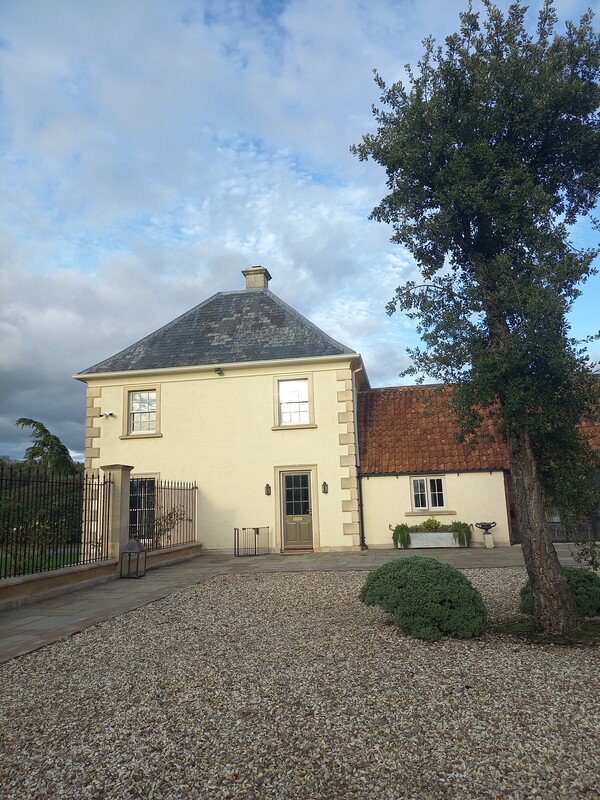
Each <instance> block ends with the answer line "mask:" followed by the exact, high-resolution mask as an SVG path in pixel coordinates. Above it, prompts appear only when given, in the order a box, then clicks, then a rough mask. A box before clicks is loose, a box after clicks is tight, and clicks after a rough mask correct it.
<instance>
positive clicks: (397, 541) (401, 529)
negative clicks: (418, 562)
mask: <svg viewBox="0 0 600 800" xmlns="http://www.w3.org/2000/svg"><path fill="white" fill-rule="evenodd" d="M390 530H391V531H392V541H393V542H394V547H398V545H400V547H401V548H402V549H403V550H408V549H409V548H410V545H411V539H410V532H409V530H408V525H405V524H404V523H400V525H396V527H395V528H392V526H391V525H390Z"/></svg>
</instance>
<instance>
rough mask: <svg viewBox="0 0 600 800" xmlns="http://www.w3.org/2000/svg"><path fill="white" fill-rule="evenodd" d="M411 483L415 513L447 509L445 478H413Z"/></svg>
mask: <svg viewBox="0 0 600 800" xmlns="http://www.w3.org/2000/svg"><path fill="white" fill-rule="evenodd" d="M410 483H411V491H412V506H413V510H414V511H420V510H424V511H428V510H430V509H440V508H445V506H446V498H445V489H444V479H443V478H411V481H410Z"/></svg>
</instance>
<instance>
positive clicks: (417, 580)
mask: <svg viewBox="0 0 600 800" xmlns="http://www.w3.org/2000/svg"><path fill="white" fill-rule="evenodd" d="M358 597H359V599H360V600H361V601H362V602H363V603H365V604H366V605H368V606H374V605H378V606H380V607H381V608H382V609H383V610H384V611H385V612H387V613H388V614H393V615H394V623H395V624H396V625H397V626H398V627H399V628H400V630H401V631H402V633H404V634H406V635H407V636H414V637H415V638H416V639H425V640H426V641H428V642H436V641H437V640H438V639H439V638H440V637H442V636H452V637H454V638H457V639H469V638H471V637H473V636H480V635H481V634H482V633H483V630H484V628H485V619H486V609H485V605H484V604H483V600H482V599H481V595H480V594H479V592H478V591H477V589H475V587H474V586H473V585H472V584H471V582H470V581H469V579H468V578H467V577H466V576H465V575H463V573H462V572H459V571H458V570H457V569H455V568H454V567H451V566H450V565H449V564H442V563H440V562H439V561H436V560H435V559H434V558H424V557H423V556H412V557H410V558H400V559H398V560H397V561H390V562H389V563H388V564H384V565H383V566H382V567H380V568H379V569H377V570H375V571H374V572H370V573H369V575H368V576H367V579H366V581H365V584H364V586H363V587H362V589H361V590H360V593H359V595H358Z"/></svg>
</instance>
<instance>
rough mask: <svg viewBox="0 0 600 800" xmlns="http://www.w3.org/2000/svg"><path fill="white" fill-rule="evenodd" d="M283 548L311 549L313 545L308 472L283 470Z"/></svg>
mask: <svg viewBox="0 0 600 800" xmlns="http://www.w3.org/2000/svg"><path fill="white" fill-rule="evenodd" d="M281 490H282V500H283V550H311V549H312V546H313V532H312V512H311V497H310V472H284V473H283V474H282V476H281Z"/></svg>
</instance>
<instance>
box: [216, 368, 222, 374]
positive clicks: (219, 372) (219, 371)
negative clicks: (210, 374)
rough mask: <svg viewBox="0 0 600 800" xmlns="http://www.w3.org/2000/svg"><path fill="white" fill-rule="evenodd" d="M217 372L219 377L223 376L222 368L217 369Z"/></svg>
mask: <svg viewBox="0 0 600 800" xmlns="http://www.w3.org/2000/svg"><path fill="white" fill-rule="evenodd" d="M215 372H216V373H217V375H223V370H222V369H221V367H217V368H216V369H215Z"/></svg>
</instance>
